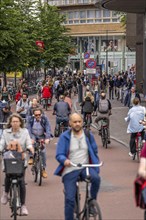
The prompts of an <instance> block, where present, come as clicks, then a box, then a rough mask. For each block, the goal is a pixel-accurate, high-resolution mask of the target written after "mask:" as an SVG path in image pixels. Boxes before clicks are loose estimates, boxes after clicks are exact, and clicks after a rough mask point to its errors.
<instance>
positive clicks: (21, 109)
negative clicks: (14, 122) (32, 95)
mask: <svg viewBox="0 0 146 220" xmlns="http://www.w3.org/2000/svg"><path fill="white" fill-rule="evenodd" d="M30 106H31V102H30V100H29V99H28V95H27V94H26V93H23V94H22V98H21V99H20V100H19V101H18V103H17V106H16V112H17V113H19V114H20V116H21V117H22V118H23V119H26V113H27V110H28V109H29V107H30Z"/></svg>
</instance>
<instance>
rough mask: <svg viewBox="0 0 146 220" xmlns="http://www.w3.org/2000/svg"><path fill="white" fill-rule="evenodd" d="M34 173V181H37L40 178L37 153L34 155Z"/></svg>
mask: <svg viewBox="0 0 146 220" xmlns="http://www.w3.org/2000/svg"><path fill="white" fill-rule="evenodd" d="M31 171H32V175H33V176H34V182H35V183H36V182H37V178H38V169H37V155H36V154H35V155H34V164H33V166H32V169H31Z"/></svg>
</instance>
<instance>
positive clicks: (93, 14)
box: [87, 10, 95, 18]
mask: <svg viewBox="0 0 146 220" xmlns="http://www.w3.org/2000/svg"><path fill="white" fill-rule="evenodd" d="M94 17H95V11H93V10H88V11H87V18H94Z"/></svg>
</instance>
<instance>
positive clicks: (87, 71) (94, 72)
mask: <svg viewBox="0 0 146 220" xmlns="http://www.w3.org/2000/svg"><path fill="white" fill-rule="evenodd" d="M86 74H96V69H91V68H90V69H88V68H87V69H86Z"/></svg>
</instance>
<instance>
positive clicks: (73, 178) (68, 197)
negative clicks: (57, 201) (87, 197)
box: [62, 168, 100, 220]
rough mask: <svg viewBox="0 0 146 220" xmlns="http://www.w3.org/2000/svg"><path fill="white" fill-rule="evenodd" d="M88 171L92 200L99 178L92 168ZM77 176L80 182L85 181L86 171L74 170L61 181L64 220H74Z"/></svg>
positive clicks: (98, 184)
mask: <svg viewBox="0 0 146 220" xmlns="http://www.w3.org/2000/svg"><path fill="white" fill-rule="evenodd" d="M89 171H90V175H91V188H90V194H91V198H92V199H96V198H97V193H98V191H99V187H100V177H99V175H98V173H97V171H96V170H95V169H94V168H89ZM79 176H80V177H81V180H85V178H86V170H85V169H82V170H75V171H73V172H70V173H68V174H66V175H65V176H64V177H63V179H62V181H63V183H64V189H65V220H74V217H73V215H74V214H73V213H74V205H75V195H76V182H77V180H78V177H79Z"/></svg>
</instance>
